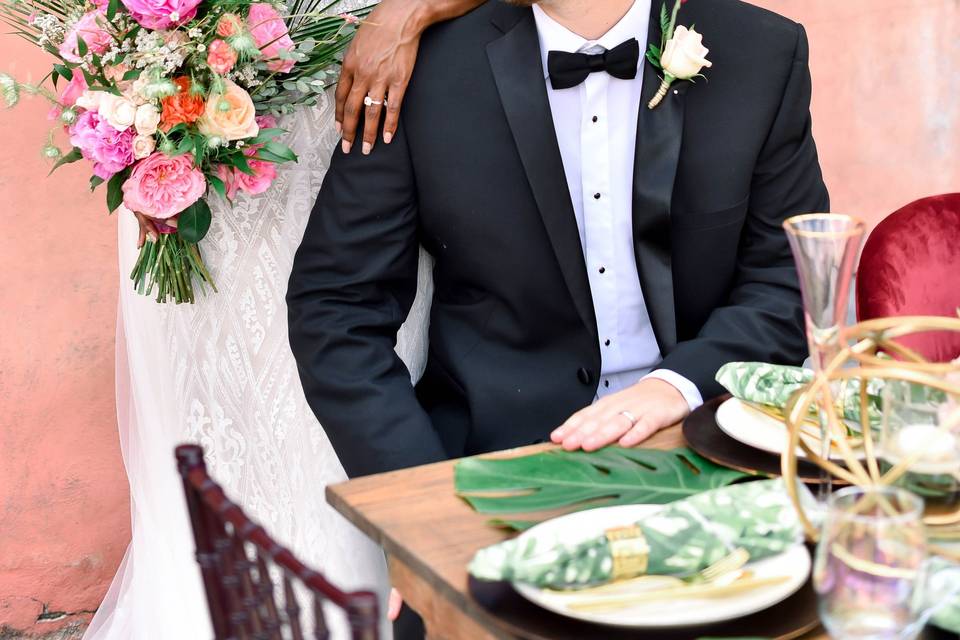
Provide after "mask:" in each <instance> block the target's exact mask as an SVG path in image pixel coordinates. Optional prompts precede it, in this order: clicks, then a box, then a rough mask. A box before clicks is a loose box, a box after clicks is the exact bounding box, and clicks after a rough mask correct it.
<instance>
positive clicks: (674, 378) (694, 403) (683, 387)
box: [641, 369, 703, 412]
mask: <svg viewBox="0 0 960 640" xmlns="http://www.w3.org/2000/svg"><path fill="white" fill-rule="evenodd" d="M647 378H656V379H657V380H663V381H664V382H666V383H669V384H670V385H672V386H673V387H674V388H675V389H676V390H677V391H679V392H680V394H681V395H682V396H683V399H684V400H686V401H687V404H688V405H689V406H690V411H691V412H692V411H693V410H695V409H696V408H697V407H699V406H700V405H702V404H703V396H701V395H700V390H699V389H697V385H695V384H693V383H692V382H690V381H689V380H687V379H686V378H684V377H683V376H682V375H680V374H679V373H677V372H676V371H670V370H669V369H657V370H655V371H651V372H650V373H648V374H647V375H645V376H643V378H641V380H645V379H647Z"/></svg>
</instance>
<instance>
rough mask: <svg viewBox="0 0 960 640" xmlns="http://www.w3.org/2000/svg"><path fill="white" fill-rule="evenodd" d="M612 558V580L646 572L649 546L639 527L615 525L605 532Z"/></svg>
mask: <svg viewBox="0 0 960 640" xmlns="http://www.w3.org/2000/svg"><path fill="white" fill-rule="evenodd" d="M605 535H606V537H607V542H608V543H609V545H610V557H611V558H613V571H612V573H611V576H610V577H611V579H612V580H626V579H628V578H635V577H636V576H642V575H643V574H645V573H646V572H647V562H648V560H649V558H650V546H649V545H648V544H647V539H646V537H644V535H643V531H642V530H641V529H640V527H638V526H636V525H633V526H630V527H617V528H615V529H607V531H606V532H605Z"/></svg>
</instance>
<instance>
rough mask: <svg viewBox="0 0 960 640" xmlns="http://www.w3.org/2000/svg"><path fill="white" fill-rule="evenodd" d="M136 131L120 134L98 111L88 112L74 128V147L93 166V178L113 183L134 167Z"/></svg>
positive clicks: (71, 135) (71, 128)
mask: <svg viewBox="0 0 960 640" xmlns="http://www.w3.org/2000/svg"><path fill="white" fill-rule="evenodd" d="M133 139H134V132H133V129H132V128H131V129H127V130H126V131H117V130H116V129H114V128H113V127H111V126H110V124H109V123H107V121H106V120H105V119H104V118H102V117H100V114H98V113H97V112H96V111H85V112H83V113H81V114H80V115H79V116H78V117H77V121H76V122H74V123H73V125H72V126H71V127H70V144H72V145H73V146H75V147H77V148H78V149H80V152H81V153H82V154H83V157H84V158H86V159H87V160H89V161H91V162H93V174H94V175H95V176H98V177H100V178H103V179H104V180H109V179H110V178H111V177H113V174H115V173H119V172H120V171H123V170H124V169H126V168H127V167H129V166H130V165H131V164H133V163H134V160H135V158H134V154H133Z"/></svg>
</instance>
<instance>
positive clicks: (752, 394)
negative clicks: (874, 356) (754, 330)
mask: <svg viewBox="0 0 960 640" xmlns="http://www.w3.org/2000/svg"><path fill="white" fill-rule="evenodd" d="M716 379H717V382H719V383H720V384H721V385H722V386H723V388H725V389H726V390H727V391H729V392H730V393H731V394H733V396H734V397H735V398H738V399H739V400H743V401H745V402H752V403H755V404H762V405H766V406H768V407H774V408H776V409H783V408H784V407H786V405H787V401H788V400H789V399H790V396H791V395H792V394H793V393H794V392H796V391H797V390H798V389H800V388H801V387H803V386H804V385H806V384H808V383H809V382H810V381H811V380H813V371H811V370H810V369H803V368H801V367H790V366H786V365H777V364H768V363H766V362H730V363H727V364H725V365H723V366H722V367H720V370H719V371H718V372H717V377H716ZM838 387H839V393H838V398H839V400H838V402H837V408H838V409H840V410H841V413H842V414H843V417H844V418H846V419H847V420H850V421H852V422H855V423H856V424H858V425H859V424H860V381H859V380H849V381H844V382H840V383H839V384H838ZM882 391H883V380H870V381H869V382H868V383H867V413H868V415H869V416H870V421H871V423H873V422H874V421H877V422H879V420H880V415H881V409H882V397H881V394H882Z"/></svg>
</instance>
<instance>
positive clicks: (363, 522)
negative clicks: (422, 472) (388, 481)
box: [325, 447, 547, 638]
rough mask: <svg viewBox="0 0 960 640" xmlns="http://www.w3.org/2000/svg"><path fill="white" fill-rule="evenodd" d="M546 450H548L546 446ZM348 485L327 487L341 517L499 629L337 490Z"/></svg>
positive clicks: (471, 614)
mask: <svg viewBox="0 0 960 640" xmlns="http://www.w3.org/2000/svg"><path fill="white" fill-rule="evenodd" d="M545 448H547V447H545ZM512 451H514V450H509V451H504V452H499V453H498V454H493V455H500V454H502V455H510V453H511V452H512ZM457 460H459V459H453V460H445V461H443V462H437V463H434V464H435V465H443V466H446V465H450V464H451V463H454V464H455V463H456V462H457ZM431 466H434V465H425V466H424V468H427V467H431ZM402 471H403V470H401V471H399V472H389V473H386V474H378V475H382V476H388V475H390V473H402ZM343 484H346V483H339V484H337V485H328V486H327V488H326V492H325V493H326V498H327V502H328V503H329V504H330V506H331V507H333V508H334V509H335V510H336V511H338V512H339V513H340V514H342V515H343V516H344V517H345V518H346V519H347V520H349V521H350V522H351V523H353V525H354V526H356V527H357V528H358V529H359V530H360V531H361V532H363V533H364V535H366V536H367V537H368V538H370V539H371V540H372V541H373V542H375V543H376V544H377V545H379V546H380V547H381V548H382V549H383V550H384V552H385V553H386V554H387V556H388V557H391V556H392V557H394V558H396V559H397V560H399V561H400V562H401V563H402V564H403V565H404V566H405V567H407V568H409V569H410V570H411V571H413V572H414V573H415V574H419V575H420V576H426V577H429V578H430V583H431V585H432V586H433V588H434V589H435V590H436V591H437V592H438V594H440V595H442V596H443V597H444V598H446V599H447V600H448V601H449V602H451V603H452V604H454V605H456V606H458V607H460V608H461V610H462V611H463V612H464V613H466V614H467V615H468V616H469V617H470V618H472V619H473V620H474V621H475V622H478V623H480V624H482V625H484V626H485V627H486V628H487V630H488V631H489V630H490V629H491V628H496V627H497V626H498V625H497V620H496V618H495V617H494V616H491V615H490V614H489V613H487V612H486V610H484V609H483V607H481V606H480V605H479V604H477V603H476V602H474V600H473V598H470V597H469V596H468V595H467V594H466V593H462V592H460V591H458V590H457V589H456V588H454V587H453V586H452V585H450V584H448V583H447V581H446V580H444V579H443V577H442V576H441V575H440V574H439V573H437V572H436V571H435V570H434V569H433V568H432V567H431V566H430V565H429V564H427V563H426V562H424V561H421V560H419V559H418V558H417V557H416V555H414V554H413V553H411V552H410V551H408V550H407V548H406V547H404V546H403V545H402V544H400V543H399V542H398V541H397V540H395V539H394V538H392V537H391V536H390V535H389V534H388V533H387V532H385V531H380V530H379V529H378V527H377V526H376V525H374V524H373V522H371V521H370V519H369V518H367V516H365V515H364V514H363V512H362V511H360V510H359V509H357V508H355V507H353V505H351V504H350V503H349V502H348V501H347V500H346V499H345V498H344V497H343V496H342V495H340V494H339V493H338V492H337V488H338V487H339V486H342V485H343ZM497 637H501V638H511V637H512V636H506V635H499V636H497Z"/></svg>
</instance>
